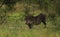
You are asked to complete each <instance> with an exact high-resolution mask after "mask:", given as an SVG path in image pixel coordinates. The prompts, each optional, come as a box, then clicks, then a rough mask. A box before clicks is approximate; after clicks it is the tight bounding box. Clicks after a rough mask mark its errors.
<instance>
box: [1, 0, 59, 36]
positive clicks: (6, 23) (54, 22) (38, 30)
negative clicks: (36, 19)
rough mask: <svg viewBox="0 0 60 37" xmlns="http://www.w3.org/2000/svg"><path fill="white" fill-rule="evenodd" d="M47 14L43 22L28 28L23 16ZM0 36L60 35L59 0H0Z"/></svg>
mask: <svg viewBox="0 0 60 37" xmlns="http://www.w3.org/2000/svg"><path fill="white" fill-rule="evenodd" d="M40 13H44V14H46V15H47V17H46V21H47V28H46V29H44V28H43V27H44V25H43V23H41V24H40V25H38V26H36V25H34V27H33V28H32V29H29V27H28V26H27V25H26V24H25V16H26V15H28V14H31V15H32V16H38V15H39V14H40ZM0 37H60V0H0Z"/></svg>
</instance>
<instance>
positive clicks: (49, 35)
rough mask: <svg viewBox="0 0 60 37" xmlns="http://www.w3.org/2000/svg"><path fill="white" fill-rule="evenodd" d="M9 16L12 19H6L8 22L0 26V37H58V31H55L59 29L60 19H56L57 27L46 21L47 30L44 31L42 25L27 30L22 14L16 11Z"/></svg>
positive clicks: (59, 34)
mask: <svg viewBox="0 0 60 37" xmlns="http://www.w3.org/2000/svg"><path fill="white" fill-rule="evenodd" d="M9 16H12V17H9V18H7V21H8V22H7V23H4V24H2V25H0V37H60V29H58V30H57V29H56V28H59V27H60V23H59V22H60V21H59V20H60V17H57V21H56V22H57V23H58V24H57V26H55V25H53V24H52V23H51V21H47V28H48V29H47V28H46V29H44V25H43V24H42V23H41V24H40V25H38V26H36V25H34V27H33V28H32V29H29V28H28V26H27V25H26V24H25V21H24V18H23V17H24V13H23V12H20V11H18V12H17V11H16V12H15V13H13V14H12V15H9ZM14 16H16V17H14ZM17 16H20V17H17Z"/></svg>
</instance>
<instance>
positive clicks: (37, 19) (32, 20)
mask: <svg viewBox="0 0 60 37" xmlns="http://www.w3.org/2000/svg"><path fill="white" fill-rule="evenodd" d="M25 21H26V24H27V25H28V27H29V28H30V29H31V28H32V26H33V25H39V24H40V23H41V22H42V23H43V24H44V25H45V26H44V28H45V27H46V15H45V14H43V13H41V14H39V15H38V16H32V15H27V16H26V17H25Z"/></svg>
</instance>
